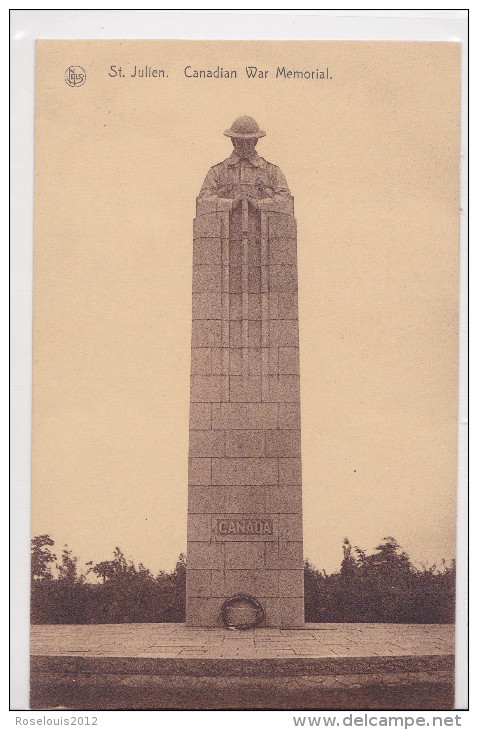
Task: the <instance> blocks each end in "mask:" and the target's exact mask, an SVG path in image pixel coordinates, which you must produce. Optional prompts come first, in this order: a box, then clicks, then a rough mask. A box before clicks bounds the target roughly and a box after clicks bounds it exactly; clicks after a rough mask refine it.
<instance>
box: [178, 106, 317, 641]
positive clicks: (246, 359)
mask: <svg viewBox="0 0 478 730" xmlns="http://www.w3.org/2000/svg"><path fill="white" fill-rule="evenodd" d="M241 119H244V118H241ZM247 119H250V118H247ZM255 155H256V157H257V158H258V156H257V153H255ZM251 159H253V158H252V157H251ZM258 159H259V160H262V158H258ZM253 161H254V160H253ZM255 161H256V162H257V160H255ZM263 162H264V163H265V161H263ZM243 163H244V164H243ZM261 164H262V163H258V164H257V166H256V167H257V168H260V169H264V168H263V167H261ZM265 164H266V165H269V163H265ZM234 165H236V167H234ZM217 167H218V168H219V167H220V166H217ZM256 167H254V165H253V164H249V162H248V161H247V160H246V161H244V160H243V159H240V160H239V162H237V163H232V164H231V165H230V167H229V168H227V174H228V175H229V173H230V174H231V175H232V176H233V177H234V178H235V179H234V181H233V182H234V189H233V190H232V192H231V191H230V190H229V195H230V196H231V198H233V197H236V202H235V204H233V203H232V200H231V199H230V198H227V197H224V198H221V197H220V196H219V195H216V194H210V195H209V194H207V195H203V196H200V197H199V198H198V200H197V210H196V219H195V221H194V252H193V295H192V317H193V322H192V350H191V410H190V440H189V457H190V458H189V499H188V547H187V583H186V622H187V624H189V625H191V626H221V625H224V623H226V624H227V623H229V624H232V625H247V624H249V625H251V624H252V623H259V624H260V625H263V626H281V627H300V626H302V625H303V622H304V597H303V593H304V587H303V586H304V581H303V556H302V502H301V458H300V455H301V453H300V403H299V333H298V313H297V242H296V223H295V219H294V214H293V199H292V197H291V196H290V193H288V189H287V193H288V195H287V196H285V197H284V196H283V195H277V196H275V195H273V194H272V195H271V193H270V191H269V196H270V197H263V198H262V199H260V198H258V199H259V200H260V203H256V202H255V200H254V199H252V200H251V196H249V199H248V197H247V195H249V193H250V192H251V191H253V190H257V189H258V188H257V169H256ZM269 167H270V168H273V167H274V166H272V165H270V166H269ZM233 168H234V169H233ZM214 169H215V168H213V170H214ZM275 170H276V171H277V170H278V168H275ZM279 172H280V171H279ZM251 175H252V178H251ZM219 177H220V175H219ZM236 178H237V179H236ZM206 180H207V178H206ZM251 180H252V183H253V184H254V185H255V187H254V185H253V187H252V188H251V187H250V186H251V184H252V183H251ZM247 186H249V187H247ZM241 190H242V192H241ZM238 191H239V192H238ZM244 191H246V192H247V195H246V194H245V192H244ZM226 192H227V191H226ZM242 193H244V196H243V199H240V200H239V201H238V202H237V197H238V196H239V198H240V197H241V195H242ZM254 197H255V196H254V195H252V198H254ZM237 596H239V597H238V598H235V597H237ZM230 599H233V600H230Z"/></svg>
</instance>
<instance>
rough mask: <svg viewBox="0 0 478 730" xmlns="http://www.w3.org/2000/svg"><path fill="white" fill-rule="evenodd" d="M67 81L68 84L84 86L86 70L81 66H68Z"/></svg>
mask: <svg viewBox="0 0 478 730" xmlns="http://www.w3.org/2000/svg"><path fill="white" fill-rule="evenodd" d="M65 81H66V83H67V84H68V86H83V84H84V83H85V81H86V71H85V69H84V68H82V67H81V66H68V68H67V69H66V71H65Z"/></svg>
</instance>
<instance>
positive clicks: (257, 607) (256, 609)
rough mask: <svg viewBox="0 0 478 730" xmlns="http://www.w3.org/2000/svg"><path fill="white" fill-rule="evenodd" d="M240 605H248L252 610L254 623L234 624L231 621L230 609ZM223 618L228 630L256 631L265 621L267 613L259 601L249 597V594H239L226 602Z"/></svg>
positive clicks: (223, 606)
mask: <svg viewBox="0 0 478 730" xmlns="http://www.w3.org/2000/svg"><path fill="white" fill-rule="evenodd" d="M240 603H247V604H249V606H250V607H251V608H252V610H253V614H254V619H253V620H252V621H248V622H247V623H234V622H233V621H232V620H231V616H230V609H231V608H233V607H234V606H237V605H238V604H240ZM221 617H222V620H223V622H224V625H225V626H226V627H227V628H228V629H239V630H241V631H244V630H246V629H255V628H256V626H260V625H261V623H262V622H263V621H264V618H265V611H264V609H263V608H262V606H261V604H260V603H259V601H258V600H256V599H255V598H253V597H252V596H249V595H247V593H238V594H237V595H235V596H231V598H228V599H227V600H226V601H224V603H223V604H222V607H221Z"/></svg>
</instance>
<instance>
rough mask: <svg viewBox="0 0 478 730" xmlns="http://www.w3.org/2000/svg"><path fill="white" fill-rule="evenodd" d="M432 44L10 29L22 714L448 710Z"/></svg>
mask: <svg viewBox="0 0 478 730" xmlns="http://www.w3.org/2000/svg"><path fill="white" fill-rule="evenodd" d="M460 54H461V46H460V43H457V42H404V41H399V42H373V41H370V42H365V41H363V42H358V41H324V42H319V41H228V42H225V41H172V40H171V41H159V40H158V41H140V40H138V41H134V40H124V41H120V40H116V41H99V40H89V41H88V40H85V41H80V40H75V41H71V40H64V41H61V40H51V41H50V40H41V41H38V42H37V46H36V71H35V73H36V76H35V79H36V80H35V84H36V91H35V94H36V100H35V222H34V328H33V436H32V438H33V441H32V443H33V470H32V475H33V476H32V480H33V484H32V583H31V591H32V594H31V595H32V601H31V621H32V632H31V654H32V657H31V659H32V663H31V706H32V707H33V708H54V707H62V708H70V709H71V708H76V709H78V708H80V709H163V708H184V709H185V708H201V709H205V708H208V709H218V708H228V709H229V708H230V709H232V708H234V709H249V708H274V709H284V708H289V709H290V708H306V709H313V708H315V709H320V708H327V709H331V708H338V709H383V708H385V709H451V708H453V707H454V653H455V649H454V646H455V644H454V621H455V557H456V482H457V409H458V334H459V327H458V315H459V307H458V304H459V236H460V224H459V215H460V208H459V205H460V203H459V200H460V185H459V180H460V73H461V69H460Z"/></svg>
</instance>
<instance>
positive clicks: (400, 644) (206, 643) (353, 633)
mask: <svg viewBox="0 0 478 730" xmlns="http://www.w3.org/2000/svg"><path fill="white" fill-rule="evenodd" d="M453 653H454V626H452V625H450V624H306V627H305V629H297V630H294V629H292V630H287V629H272V628H266V629H252V630H249V631H231V630H227V629H204V628H191V627H186V626H185V625H184V624H95V625H92V626H84V625H81V626H79V625H41V626H32V631H31V654H32V655H33V656H86V657H144V658H146V657H149V658H154V657H156V658H171V659H173V658H178V659H179V658H202V659H234V658H240V659H279V658H291V659H292V658H297V657H310V658H315V657H386V656H395V657H398V656H424V655H426V656H431V655H443V654H453Z"/></svg>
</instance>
